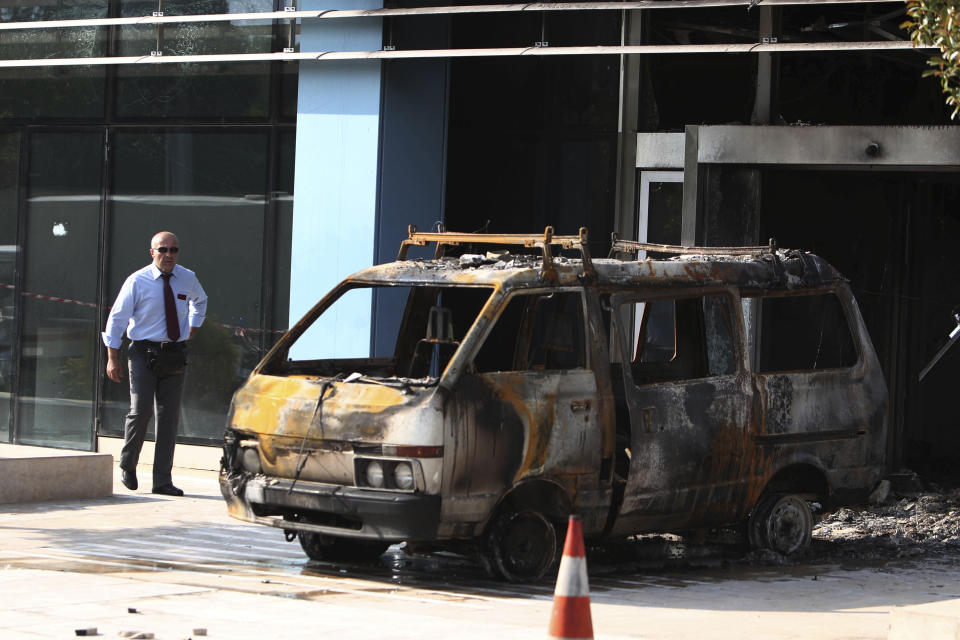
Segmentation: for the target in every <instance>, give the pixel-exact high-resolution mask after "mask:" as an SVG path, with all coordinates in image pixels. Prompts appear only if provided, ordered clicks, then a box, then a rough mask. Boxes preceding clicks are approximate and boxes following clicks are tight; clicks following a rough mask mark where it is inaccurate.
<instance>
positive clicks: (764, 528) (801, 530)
mask: <svg viewBox="0 0 960 640" xmlns="http://www.w3.org/2000/svg"><path fill="white" fill-rule="evenodd" d="M747 532H748V535H749V538H750V546H751V547H754V548H756V549H772V550H773V551H776V552H777V553H779V554H781V555H785V556H788V555H791V554H793V553H797V552H799V551H803V550H804V549H806V548H807V547H808V546H809V545H810V538H811V536H812V535H813V512H812V511H811V510H810V505H809V504H807V501H806V500H804V499H803V498H801V497H800V496H797V495H792V494H789V495H784V494H771V495H768V496H765V497H763V498H761V499H760V501H759V502H758V503H757V506H756V508H754V510H753V513H752V514H751V515H750V520H749V522H748V523H747Z"/></svg>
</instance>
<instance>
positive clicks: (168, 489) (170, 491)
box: [153, 484, 183, 496]
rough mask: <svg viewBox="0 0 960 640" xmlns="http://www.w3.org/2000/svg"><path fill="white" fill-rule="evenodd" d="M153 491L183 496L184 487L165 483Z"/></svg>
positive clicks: (166, 494)
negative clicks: (179, 487) (180, 487)
mask: <svg viewBox="0 0 960 640" xmlns="http://www.w3.org/2000/svg"><path fill="white" fill-rule="evenodd" d="M153 492H154V493H160V494H163V495H165V496H182V495H183V489H178V488H176V487H175V486H173V485H172V484H165V485H163V486H162V487H154V488H153Z"/></svg>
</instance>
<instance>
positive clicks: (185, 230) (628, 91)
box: [0, 0, 960, 468]
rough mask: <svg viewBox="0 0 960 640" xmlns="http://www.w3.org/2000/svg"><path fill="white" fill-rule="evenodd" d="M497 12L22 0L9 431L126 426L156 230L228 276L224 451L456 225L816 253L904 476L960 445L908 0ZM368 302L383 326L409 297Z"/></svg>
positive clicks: (942, 223)
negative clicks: (129, 320)
mask: <svg viewBox="0 0 960 640" xmlns="http://www.w3.org/2000/svg"><path fill="white" fill-rule="evenodd" d="M474 5H476V3H467V2H449V3H440V2H413V1H411V2H403V1H397V2H393V3H388V4H387V6H384V3H382V2H379V1H376V0H369V1H368V0H356V1H346V0H343V1H339V2H334V1H322V0H306V1H304V2H302V3H297V4H293V3H289V2H285V1H282V0H276V1H274V0H237V1H235V2H234V1H232V0H231V1H229V2H213V1H209V0H182V1H177V2H171V1H170V0H166V1H164V0H158V1H157V2H156V3H153V2H143V1H139V0H138V1H132V0H81V1H79V2H74V3H71V4H70V5H62V4H54V5H49V4H39V3H29V2H28V3H19V2H18V3H14V2H12V1H9V2H4V1H3V0H0V218H2V224H0V233H2V234H4V236H5V237H4V238H2V239H0V246H2V248H3V253H2V261H0V269H2V273H0V285H2V289H0V295H2V296H3V304H2V307H0V313H2V316H0V336H2V339H3V343H2V344H0V398H2V404H0V441H8V442H15V443H22V444H41V445H48V446H57V447H68V448H78V449H95V448H97V447H98V446H99V444H98V440H99V439H101V438H111V437H117V436H119V435H120V434H121V432H122V424H123V417H124V415H125V413H126V411H127V408H126V402H127V390H126V388H125V386H124V385H118V384H115V383H111V382H110V381H108V380H107V379H106V377H105V376H104V374H103V364H104V353H103V348H102V345H101V344H100V342H99V339H98V332H99V330H101V329H102V326H103V323H104V320H105V317H106V313H107V310H108V307H109V305H110V304H111V303H112V301H113V297H114V296H115V295H116V292H117V290H118V289H119V287H120V284H121V283H122V281H123V279H124V277H125V276H126V275H127V274H128V273H129V272H131V271H133V270H134V269H136V268H138V267H140V266H142V265H143V264H146V261H147V260H148V259H149V257H148V255H147V248H148V242H149V238H150V236H151V235H152V234H153V233H155V232H156V231H159V230H162V229H169V230H172V231H174V232H175V233H177V234H178V235H179V237H180V239H181V243H182V246H183V255H182V262H183V264H184V265H186V266H188V267H190V268H192V269H194V270H196V271H197V273H198V275H199V276H200V278H201V281H202V282H203V284H204V286H205V288H206V289H207V292H208V294H209V295H210V308H209V317H208V321H207V324H206V325H205V326H204V328H203V330H202V331H201V332H199V333H198V335H197V337H196V339H195V342H194V343H193V344H192V349H191V352H192V359H191V366H190V370H189V373H188V382H187V389H188V391H187V395H186V397H185V400H184V409H183V420H182V422H181V433H180V436H181V440H182V441H184V442H192V443H197V444H209V445H218V444H219V440H220V437H221V435H222V429H223V424H224V415H225V412H226V410H227V406H228V404H229V400H230V397H231V394H232V391H233V390H234V389H235V388H236V386H237V385H238V383H239V381H240V380H242V379H243V378H244V376H245V375H246V373H247V372H248V371H249V370H250V369H251V368H252V367H253V366H254V365H255V364H256V362H257V361H258V360H259V358H260V357H262V355H263V354H264V353H265V351H266V350H267V349H268V348H269V347H270V345H271V344H272V343H273V341H274V340H275V339H276V337H277V336H278V335H279V334H280V333H281V332H282V331H283V330H284V329H286V328H287V327H288V326H289V324H290V323H291V322H295V321H296V319H297V318H298V317H299V316H300V315H301V314H302V313H303V312H304V311H306V310H307V309H308V308H309V307H310V306H311V305H312V304H313V303H314V302H315V301H316V300H317V299H318V298H319V297H320V296H321V295H322V294H323V293H324V292H325V291H326V290H327V289H329V288H330V287H331V286H332V285H333V284H335V283H336V282H337V281H338V280H339V279H340V278H342V277H343V276H345V275H347V274H348V273H350V272H352V271H354V270H356V269H358V268H361V267H363V266H366V265H368V264H371V263H374V262H383V261H386V260H390V259H393V257H395V255H396V251H397V248H398V246H399V241H400V239H401V238H402V237H404V236H405V234H406V229H407V225H409V224H416V225H417V226H418V227H419V228H421V229H429V228H434V227H435V226H436V225H437V224H438V223H441V224H443V225H445V227H446V228H448V229H454V230H459V231H474V230H481V229H489V230H491V231H498V232H530V231H539V230H542V229H543V227H545V226H547V225H553V226H554V227H555V228H556V229H557V231H558V232H559V233H574V232H575V231H576V229H577V228H579V227H580V226H587V227H588V228H589V229H590V237H591V245H592V247H591V248H592V250H593V252H594V254H595V255H603V254H605V253H606V251H607V248H608V246H609V244H608V243H609V238H610V234H611V233H612V232H617V233H618V234H620V235H621V236H622V237H629V238H639V239H642V240H649V241H655V242H672V243H680V242H682V243H685V244H693V243H700V244H711V245H728V244H757V243H766V242H767V239H768V238H770V237H775V238H776V239H777V242H778V244H780V245H781V246H788V247H796V248H803V249H810V250H813V251H816V252H818V253H820V254H821V255H823V256H824V257H825V258H826V259H827V260H829V261H830V262H832V263H833V264H835V265H836V266H837V267H838V268H839V269H840V270H841V271H842V272H844V273H845V274H846V275H847V276H848V277H850V279H851V281H852V283H853V285H854V289H855V291H856V294H857V296H858V299H859V300H860V303H861V306H862V307H863V309H864V313H865V317H866V320H867V323H868V326H869V328H870V330H871V333H872V335H873V337H874V340H875V342H876V346H877V349H878V352H879V353H880V355H881V359H882V361H883V364H884V370H885V373H886V375H887V379H888V384H889V385H890V389H891V398H892V406H891V413H890V417H889V420H890V424H891V427H892V428H891V429H890V432H891V440H890V447H889V450H890V454H889V456H890V465H891V468H896V467H898V466H900V465H902V464H911V465H914V466H918V465H922V464H927V465H935V464H937V463H938V462H939V461H941V460H950V459H955V458H956V456H957V454H955V453H953V451H954V450H956V449H957V448H956V447H955V446H954V445H956V444H958V438H957V436H956V435H955V433H956V430H955V429H954V428H953V427H954V426H955V424H954V423H955V422H956V419H955V418H954V417H953V416H954V415H955V411H954V409H953V406H952V403H951V397H950V396H951V394H950V388H951V386H952V379H953V376H954V375H955V372H956V369H957V367H958V366H960V350H958V353H956V354H954V353H948V354H947V355H946V356H945V357H944V358H943V359H942V360H941V361H940V362H939V363H938V364H937V365H936V367H935V368H934V369H932V370H931V373H930V375H929V376H928V377H926V378H925V379H924V380H923V381H918V380H917V373H918V371H919V370H920V369H921V368H922V367H923V366H924V364H926V362H927V361H928V360H929V358H930V356H932V355H933V353H934V352H935V351H936V350H937V348H938V347H939V346H940V345H941V344H942V343H943V341H944V339H945V338H946V336H947V335H948V333H949V332H950V330H951V329H952V328H953V326H955V321H954V319H953V317H952V314H951V310H952V309H953V307H954V306H955V305H956V304H957V303H958V302H960V300H958V299H960V277H958V274H957V269H956V268H955V267H954V266H953V265H952V263H951V258H952V247H953V244H954V242H955V239H956V238H958V237H960V226H958V225H960V214H958V211H960V207H958V205H960V174H958V173H957V171H958V168H960V137H958V134H957V127H956V126H955V125H954V124H953V123H952V122H951V121H950V119H949V113H948V110H947V108H946V107H945V106H944V104H943V99H942V96H941V95H940V93H939V86H938V83H937V82H936V81H935V80H934V79H931V78H923V77H922V72H923V70H924V69H925V68H926V59H927V57H928V56H929V54H930V52H929V51H916V50H913V49H911V48H910V47H909V43H908V42H906V34H905V32H903V31H902V30H901V29H900V27H899V24H900V22H902V21H903V19H904V5H903V3H902V2H901V1H899V0H897V1H882V2H865V1H862V0H850V1H849V2H840V3H837V2H823V1H819V0H789V1H786V2H784V1H782V0H778V1H777V2H773V3H767V2H764V1H761V2H759V3H756V2H749V1H747V0H743V1H741V0H714V1H710V2H702V3H685V4H683V5H680V4H671V2H670V1H669V0H655V1H653V2H646V3H640V2H632V3H631V2H621V3H613V2H594V3H563V2H558V3H543V4H541V5H535V6H532V7H525V6H524V5H514V4H508V3H493V2H491V3H488V4H487V5H482V6H479V7H478V6H474ZM364 11H366V13H363V12H364ZM241 14H242V17H241ZM186 17H191V18H190V19H189V20H188V19H186ZM192 17H200V18H201V19H200V20H196V21H193V18H192ZM65 20H72V21H75V22H71V23H64V22H56V23H54V22H53V21H65ZM31 23H33V24H32V25H31ZM78 58H85V59H86V60H77V59H78ZM368 303H369V304H370V305H371V306H372V308H373V309H374V314H373V320H372V321H370V320H367V319H365V318H366V316H367V315H369V314H368V313H367V309H368V308H369V307H367V306H366V305H367V304H368ZM360 306H361V307H363V308H358V309H357V310H356V312H357V313H356V318H354V319H351V320H349V322H350V323H351V326H353V328H354V329H355V335H356V337H355V339H356V340H359V341H360V342H369V345H370V348H371V349H375V348H376V344H377V318H378V317H387V316H389V315H390V314H391V313H392V312H393V310H392V309H391V306H390V302H389V301H388V300H369V301H363V302H362V304H361V305H360Z"/></svg>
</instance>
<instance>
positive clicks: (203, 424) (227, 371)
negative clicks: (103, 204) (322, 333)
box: [101, 129, 268, 439]
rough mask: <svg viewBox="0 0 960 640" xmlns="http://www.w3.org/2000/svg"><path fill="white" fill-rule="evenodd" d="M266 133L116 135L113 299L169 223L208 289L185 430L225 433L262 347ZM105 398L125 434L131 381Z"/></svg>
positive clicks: (110, 420) (108, 414) (111, 387)
mask: <svg viewBox="0 0 960 640" xmlns="http://www.w3.org/2000/svg"><path fill="white" fill-rule="evenodd" d="M267 142H268V135H267V133H266V131H265V130H263V129H261V130H256V131H251V130H249V129H247V130H229V131H222V132H217V133H210V132H205V133H193V134H186V133H153V132H150V133H146V132H137V131H122V132H119V133H117V134H116V137H115V138H114V152H115V156H114V161H113V167H114V181H113V184H114V194H113V195H112V197H111V212H112V218H111V225H110V232H111V236H110V240H109V245H108V248H107V251H108V255H109V264H110V267H109V275H108V284H107V297H108V299H109V300H110V301H112V300H113V299H114V298H115V297H116V295H117V292H118V291H119V289H120V285H121V284H123V281H124V279H125V278H126V277H127V276H128V275H129V274H130V273H132V272H133V271H135V270H136V269H139V268H140V267H142V266H144V265H146V264H147V263H148V262H149V261H150V255H149V246H150V245H149V243H150V238H151V237H152V236H153V234H155V233H156V232H158V231H163V230H167V231H172V232H173V233H176V234H177V236H178V238H179V240H180V247H181V252H180V264H182V265H183V266H185V267H187V268H189V269H192V270H193V271H195V272H196V273H197V276H198V277H199V279H200V282H201V283H202V285H203V288H204V289H205V290H206V292H207V295H208V296H209V304H208V307H207V320H206V322H205V323H204V325H203V327H202V328H201V329H200V331H198V332H197V334H196V336H195V337H194V338H193V339H192V340H191V341H190V344H189V349H190V365H189V367H188V369H187V381H186V392H185V394H184V399H183V412H182V414H181V421H180V435H181V436H187V437H194V438H210V439H216V438H219V437H220V436H221V435H222V431H223V424H224V422H223V421H224V417H225V415H226V412H227V408H228V406H229V403H230V398H231V396H232V394H233V391H234V390H235V389H236V388H237V387H238V386H239V383H240V382H241V381H242V380H243V379H244V378H245V376H246V374H247V373H249V370H250V369H252V368H253V366H254V365H255V364H256V362H257V361H258V360H259V359H260V357H261V355H262V353H263V352H262V349H261V344H260V341H261V327H260V317H261V312H260V310H261V271H262V262H263V248H262V244H263V243H262V238H263V226H264V212H265V209H266V203H267V200H266V190H267V175H268V173H267V166H268V162H267V148H268V147H267ZM238 159H242V161H238ZM101 375H102V374H101ZM104 400H105V405H104V411H103V418H104V428H105V429H106V431H107V432H109V433H116V434H119V433H121V432H122V429H123V418H124V416H125V415H126V412H127V408H128V405H129V395H128V389H127V388H125V387H124V386H123V385H117V384H115V383H110V382H108V383H107V384H106V391H105V398H104Z"/></svg>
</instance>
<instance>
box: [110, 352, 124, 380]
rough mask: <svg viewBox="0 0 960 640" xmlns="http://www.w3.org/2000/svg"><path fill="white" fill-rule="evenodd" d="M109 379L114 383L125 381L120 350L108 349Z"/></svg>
mask: <svg viewBox="0 0 960 640" xmlns="http://www.w3.org/2000/svg"><path fill="white" fill-rule="evenodd" d="M107 377H108V378H110V379H111V380H113V381H114V382H120V381H121V380H123V365H122V364H121V363H120V350H119V349H111V348H110V347H107Z"/></svg>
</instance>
